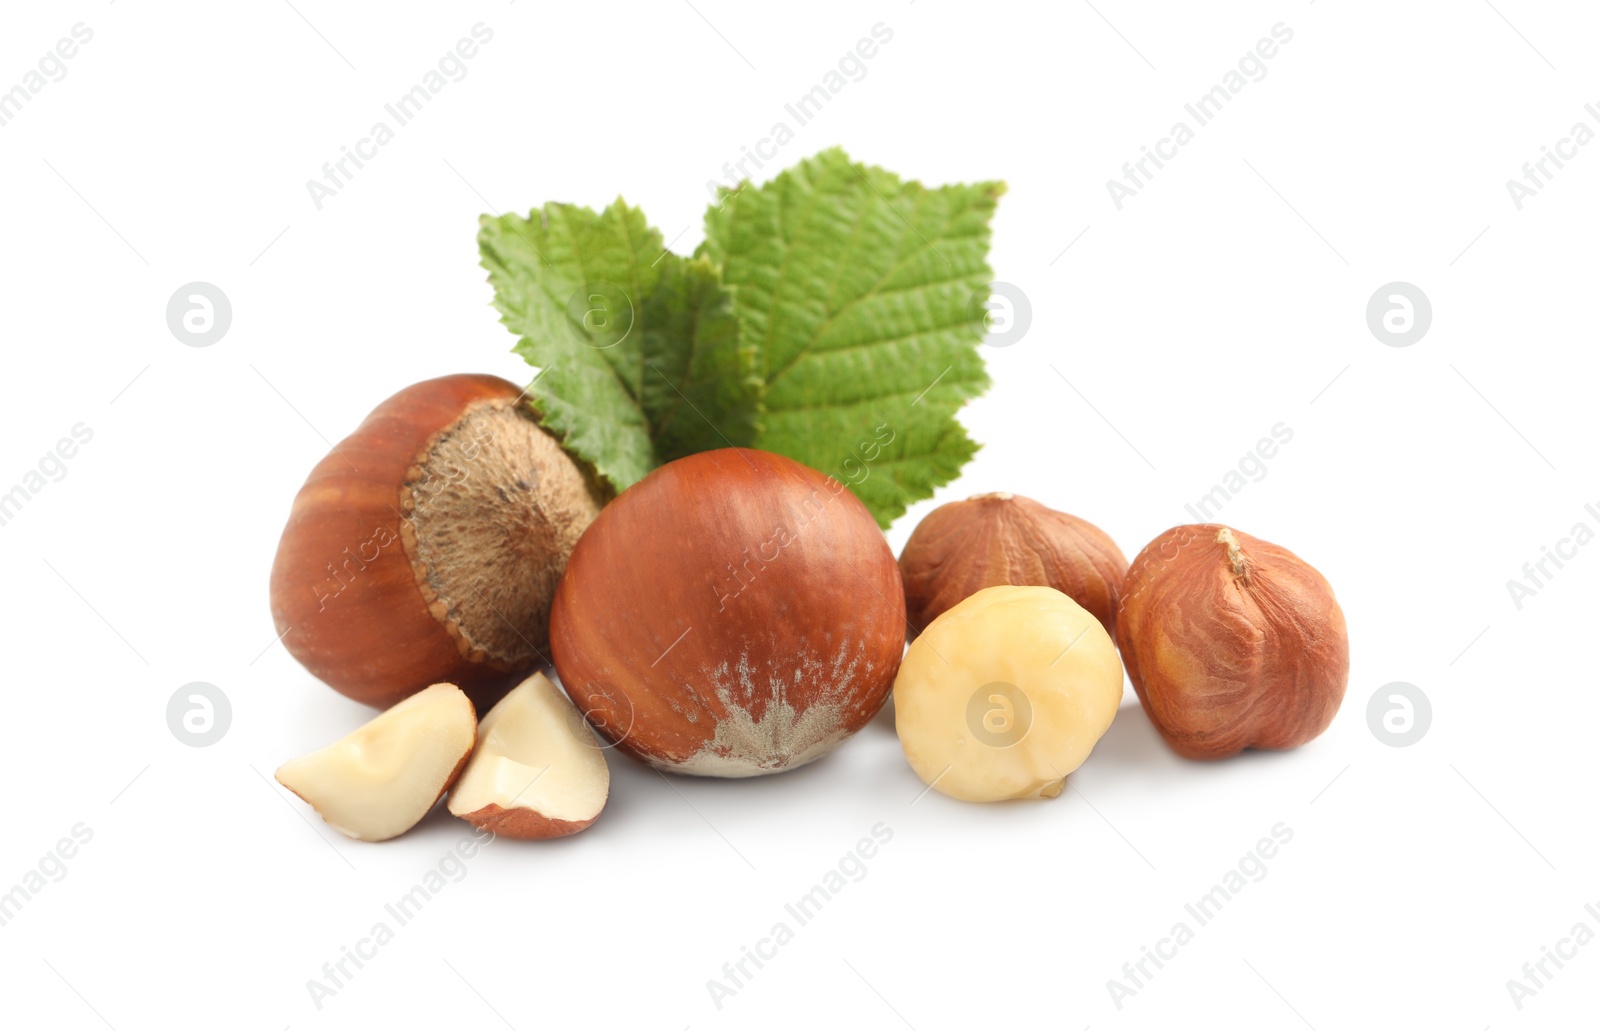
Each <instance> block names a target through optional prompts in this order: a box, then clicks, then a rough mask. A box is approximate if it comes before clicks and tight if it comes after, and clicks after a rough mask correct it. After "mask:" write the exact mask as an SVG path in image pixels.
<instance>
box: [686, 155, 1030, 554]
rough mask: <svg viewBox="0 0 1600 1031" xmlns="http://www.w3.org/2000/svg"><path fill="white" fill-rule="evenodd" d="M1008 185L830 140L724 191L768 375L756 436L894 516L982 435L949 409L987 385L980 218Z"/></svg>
mask: <svg viewBox="0 0 1600 1031" xmlns="http://www.w3.org/2000/svg"><path fill="white" fill-rule="evenodd" d="M1004 192H1005V185H1004V184H1003V183H994V182H985V183H973V184H968V185H959V184H958V185H951V186H942V187H938V188H936V189H928V188H926V187H924V186H922V184H920V183H916V182H902V181H901V180H900V179H899V178H898V177H897V176H895V175H894V174H892V173H890V172H886V171H884V170H883V169H880V168H869V167H864V166H862V165H858V164H856V163H854V162H852V161H851V160H850V159H849V158H848V157H847V156H845V154H844V152H843V151H841V150H837V149H834V150H827V151H824V152H822V153H821V154H818V155H817V156H816V157H814V158H810V159H808V160H806V161H803V162H801V163H800V164H799V165H797V166H795V167H794V168H791V169H789V170H788V171H786V172H784V173H782V174H781V175H779V176H778V177H777V178H776V179H774V180H772V181H771V182H768V183H766V184H765V185H763V186H759V187H754V186H750V185H748V184H745V185H743V186H741V187H740V189H739V190H737V191H724V194H723V196H722V200H721V203H720V204H719V205H717V206H715V207H713V208H711V210H709V211H708V212H707V213H706V239H705V243H703V244H702V245H701V247H700V250H699V252H698V253H699V254H701V255H703V256H704V257H706V258H709V259H710V260H711V261H712V262H714V263H716V264H717V265H718V266H720V267H721V269H722V279H723V282H724V283H725V284H726V285H727V286H728V288H729V289H731V290H732V292H733V299H734V307H735V309H736V311H737V313H738V316H739V322H740V325H741V327H742V330H743V333H744V336H745V338H746V339H747V340H748V341H749V342H750V343H752V344H754V345H755V346H756V347H757V348H758V360H759V371H760V374H761V377H762V379H763V380H764V382H765V384H766V394H765V397H764V401H765V409H766V412H765V415H764V417H763V422H764V426H763V428H762V431H761V433H760V435H759V436H758V437H757V438H756V443H755V446H756V447H759V448H763V449H765V450H768V451H776V452H779V453H780V454H785V455H788V456H789V457H791V458H794V459H796V460H797V461H800V462H803V463H805V464H806V465H809V466H812V467H813V468H816V469H820V470H823V471H824V472H828V473H831V474H832V475H834V476H836V477H838V478H839V479H840V480H842V481H843V482H844V483H846V484H848V485H849V486H850V487H851V489H852V490H853V491H854V492H855V493H856V496H857V497H859V498H860V499H861V500H862V501H863V502H864V503H865V504H866V506H867V507H868V508H869V509H871V510H872V513H873V515H874V516H876V517H877V519H878V522H879V523H880V524H881V525H883V526H885V527H887V526H888V525H889V524H890V523H891V522H892V521H893V520H894V519H895V518H896V517H897V516H899V515H900V514H902V513H903V512H904V511H905V510H906V507H907V506H908V505H909V504H911V503H912V502H914V501H918V500H921V499H922V498H926V497H930V496H932V494H933V491H934V488H936V487H938V486H940V485H942V484H945V483H948V482H950V481H951V480H952V479H954V478H955V477H956V475H957V474H958V473H959V472H960V469H961V467H962V466H963V465H964V464H965V463H966V462H967V461H968V460H969V459H970V458H971V457H972V456H973V454H974V453H975V452H976V451H977V445H976V444H974V443H973V442H972V440H971V438H970V437H968V436H967V434H966V431H965V430H964V429H962V427H961V425H960V424H959V423H957V422H956V420H955V417H954V416H955V413H956V411H957V410H958V409H959V408H960V407H961V406H962V404H964V403H965V402H966V401H968V400H969V399H971V398H973V397H975V396H977V395H978V394H981V393H982V392H983V391H984V390H985V389H986V388H987V387H988V385H989V377H988V374H987V373H986V372H985V371H984V366H983V360H982V358H981V357H980V356H979V354H978V350H977V345H978V344H979V343H980V342H981V341H982V339H983V335H984V314H985V312H984V308H983V304H984V301H985V300H986V299H987V297H988V287H987V284H988V283H989V282H990V280H991V279H992V278H993V274H992V273H991V271H990V269H989V265H988V259H987V256H988V249H989V220H990V218H991V217H992V216H993V214H994V210H995V204H996V201H997V200H998V198H999V197H1000V195H1001V194H1002V193H1004Z"/></svg>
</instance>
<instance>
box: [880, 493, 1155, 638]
mask: <svg viewBox="0 0 1600 1031" xmlns="http://www.w3.org/2000/svg"><path fill="white" fill-rule="evenodd" d="M1127 570H1128V560H1127V559H1126V558H1124V557H1123V555H1122V551H1121V550H1120V549H1119V548H1118V547H1117V545H1116V542H1115V541H1113V540H1112V539H1111V538H1110V537H1109V536H1107V535H1106V533H1105V531H1103V530H1101V529H1100V528H1099V527H1098V526H1095V525H1094V524H1093V523H1090V522H1086V521H1085V520H1082V519H1079V518H1078V517H1077V516H1072V515H1068V514H1067V513H1065V512H1057V511H1056V510H1055V509H1052V508H1046V507H1045V506H1044V505H1041V504H1039V502H1037V501H1034V500H1033V499H1031V498H1025V497H1022V496H1020V495H1017V494H1005V493H999V494H979V495H978V496H977V497H973V498H968V499H967V500H966V501H953V502H951V503H950V504H948V505H941V506H939V507H938V508H936V509H934V510H933V511H932V512H930V513H928V515H927V517H926V518H924V519H923V520H922V522H921V523H919V524H918V525H917V528H916V530H914V531H913V532H912V534H911V539H910V540H909V541H907V542H906V546H905V550H904V551H903V552H901V553H900V575H901V577H902V578H903V579H904V580H905V585H906V619H907V621H909V622H910V624H911V631H912V632H911V636H912V637H913V638H914V637H915V636H916V635H917V634H920V633H921V632H922V631H923V630H924V629H926V628H927V626H928V624H929V623H932V622H933V621H934V620H935V619H936V618H938V616H939V615H940V614H941V613H943V612H944V611H945V610H947V609H949V608H950V607H952V606H953V605H955V604H956V603H957V602H959V601H961V600H962V599H964V598H968V597H971V596H972V595H973V594H976V593H977V592H978V591H981V590H983V589H984V588H986V587H1002V586H1013V587H1054V588H1055V589H1056V590H1058V591H1060V592H1061V593H1063V594H1065V595H1066V596H1067V597H1069V598H1071V599H1072V600H1073V601H1075V602H1077V603H1078V604H1079V605H1082V606H1083V607H1084V608H1085V609H1088V610H1089V613H1090V614H1091V615H1093V616H1094V618H1096V619H1098V620H1099V621H1100V625H1101V626H1103V627H1105V629H1106V632H1107V633H1110V632H1111V628H1112V627H1113V625H1115V620H1116V612H1117V598H1118V596H1119V595H1120V594H1121V592H1122V579H1123V576H1124V575H1125V574H1126V573H1127Z"/></svg>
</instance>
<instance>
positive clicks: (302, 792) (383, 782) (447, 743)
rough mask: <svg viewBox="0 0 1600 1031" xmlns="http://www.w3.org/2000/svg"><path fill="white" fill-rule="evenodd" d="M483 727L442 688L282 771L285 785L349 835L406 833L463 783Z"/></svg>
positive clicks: (463, 701) (463, 700)
mask: <svg viewBox="0 0 1600 1031" xmlns="http://www.w3.org/2000/svg"><path fill="white" fill-rule="evenodd" d="M477 731H478V720H477V717H476V716H474V715H473V712H472V703H471V702H470V701H468V700H467V696H466V695H465V694H463V693H462V691H461V689H460V688H459V687H456V686H455V685H454V684H434V685H433V686H432V687H429V688H427V689H425V690H422V691H419V692H417V693H416V694H414V695H411V696H410V697H409V698H407V699H405V700H404V701H402V702H401V703H400V704H398V705H396V706H395V707H394V708H392V709H389V710H388V711H386V712H383V713H380V714H378V715H377V716H376V717H374V718H373V719H372V720H370V721H369V722H367V723H365V724H363V725H362V726H360V727H358V728H356V729H355V730H354V731H352V732H350V733H349V734H347V735H345V736H344V737H342V738H340V739H339V740H337V741H335V742H334V743H333V744H331V745H328V746H326V747H325V748H320V749H318V750H317V751H315V752H312V753H310V754H309V755H302V756H301V757H300V758H298V759H291V760H289V761H288V762H286V763H284V764H283V765H282V766H280V767H278V772H277V774H276V776H277V779H278V783H279V784H282V785H283V786H284V787H286V788H288V789H289V790H290V791H293V792H294V793H295V794H297V795H299V796H300V797H301V798H302V799H304V800H305V801H306V802H307V803H309V804H310V806H311V808H313V809H315V810H316V811H317V813H318V814H319V815H320V816H321V817H322V818H323V819H324V820H326V821H328V823H329V824H330V825H332V826H333V828H334V829H335V830H337V831H339V832H340V833H341V834H346V835H349V836H350V837H352V838H357V839H359V840H361V841H386V840H388V839H389V838H393V837H395V836H397V835H400V834H404V833H405V832H406V831H408V830H410V829H411V828H412V827H414V826H416V824H417V822H418V821H419V820H421V819H422V818H423V817H424V816H426V815H428V810H430V809H432V808H433V804H434V803H435V802H437V801H439V799H440V798H441V797H442V796H443V795H444V793H445V790H446V789H447V788H449V787H450V785H451V784H452V783H454V782H455V779H456V776H457V775H458V774H460V772H461V768H462V767H463V766H465V765H466V763H467V756H469V755H470V754H472V745H473V742H474V741H475V740H476V737H477Z"/></svg>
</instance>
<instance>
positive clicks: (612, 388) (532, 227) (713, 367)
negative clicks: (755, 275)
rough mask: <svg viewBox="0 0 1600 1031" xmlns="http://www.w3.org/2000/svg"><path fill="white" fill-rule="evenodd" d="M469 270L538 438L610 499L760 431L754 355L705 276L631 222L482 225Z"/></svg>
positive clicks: (716, 286)
mask: <svg viewBox="0 0 1600 1031" xmlns="http://www.w3.org/2000/svg"><path fill="white" fill-rule="evenodd" d="M480 225H481V228H480V230H479V233H478V247H479V252H480V254H481V256H482V261H483V266H484V268H486V269H487V270H488V271H489V281H490V282H491V283H492V284H493V285H494V291H495V307H497V308H498V309H499V310H500V313H501V321H502V322H504V323H505V325H506V326H507V327H508V328H509V329H510V330H511V331H512V332H513V333H516V334H517V335H518V336H519V337H521V340H520V341H519V342H518V344H517V347H516V350H517V352H518V353H519V354H521V355H522V356H523V358H525V359H526V360H527V361H528V363H529V364H531V365H534V366H537V367H538V368H539V369H540V370H541V371H540V374H539V375H538V376H537V377H536V378H535V379H534V381H533V384H532V385H531V386H530V387H529V388H528V393H529V395H530V397H532V398H533V404H534V407H535V408H536V409H537V410H538V412H539V414H540V420H541V422H542V424H543V425H544V426H546V427H547V428H549V429H550V430H551V431H553V432H554V433H556V435H557V436H558V437H559V438H560V439H561V441H562V443H563V444H564V446H565V447H566V448H567V450H568V451H570V452H572V453H573V454H575V455H577V456H578V457H579V458H581V459H583V460H585V461H586V462H588V463H589V464H590V465H592V466H594V468H595V470H596V471H597V472H598V473H599V474H600V475H601V476H603V477H604V478H605V479H606V480H608V481H609V482H610V483H611V484H612V486H614V487H615V488H616V489H617V490H619V491H621V490H624V489H626V488H627V487H629V486H631V485H632V484H633V483H635V482H637V481H638V480H639V479H640V478H641V477H643V476H644V474H645V473H647V472H649V471H650V470H651V469H653V468H655V467H656V466H657V465H660V464H661V463H662V462H667V461H671V460H672V459H674V458H680V457H682V456H684V455H687V454H691V453H693V452H696V451H703V450H707V449H709V448H715V447H727V446H729V445H734V444H738V445H746V446H748V445H750V444H752V443H753V442H754V440H755V439H756V436H757V434H758V432H759V429H760V422H759V417H760V390H761V383H760V380H759V378H758V376H757V374H756V370H755V352H754V348H753V347H752V346H751V345H750V344H749V343H748V342H746V341H743V340H742V339H741V337H740V333H739V327H738V323H737V321H736V318H735V314H734V311H733V308H732V305H731V302H730V299H729V296H728V292H727V291H726V290H725V289H724V288H723V287H722V284H721V283H720V281H719V278H718V276H717V272H716V270H715V269H714V268H713V267H712V265H711V264H710V263H709V262H708V261H706V260H705V259H703V258H685V257H683V256H681V255H677V254H670V253H668V252H667V251H666V250H665V249H664V247H663V246H662V241H661V234H660V233H659V232H658V231H657V230H655V229H654V228H652V227H651V226H650V225H649V224H648V223H647V222H646V221H645V217H644V214H643V212H641V211H639V209H637V208H630V207H629V206H628V205H627V204H626V203H624V202H623V201H622V200H621V199H620V198H619V199H618V200H617V201H616V202H615V203H614V204H612V205H611V206H610V207H609V208H607V209H606V210H604V211H602V212H598V213H597V212H595V211H592V210H590V209H589V208H583V207H578V206H575V205H570V204H547V205H545V206H544V208H543V209H542V210H538V211H534V212H532V213H531V214H530V216H529V217H528V218H526V219H525V218H522V217H520V216H518V215H502V216H500V217H498V218H496V217H490V216H484V218H483V219H482V220H481V223H480Z"/></svg>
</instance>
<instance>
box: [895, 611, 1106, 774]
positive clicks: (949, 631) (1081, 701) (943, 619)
mask: <svg viewBox="0 0 1600 1031" xmlns="http://www.w3.org/2000/svg"><path fill="white" fill-rule="evenodd" d="M1121 701H1122V663H1120V662H1118V661H1117V649H1116V647H1115V646H1114V645H1112V643H1111V636H1110V635H1109V634H1107V633H1106V631H1105V628H1104V627H1102V626H1101V625H1100V624H1099V622H1097V621H1096V620H1095V618H1094V617H1093V616H1091V615H1090V614H1089V613H1088V612H1087V611H1085V610H1084V608H1083V607H1082V606H1081V605H1079V604H1078V603H1077V602H1075V601H1073V600H1072V599H1071V598H1069V597H1067V596H1066V595H1064V594H1062V593H1061V592H1060V591H1057V590H1055V589H1053V588H1050V587H989V588H986V589H985V590H981V591H979V592H978V593H977V594H974V595H973V596H972V597H970V598H968V599H966V600H965V601H963V602H961V603H959V604H958V605H956V606H955V607H954V608H952V609H950V610H949V611H948V612H946V613H944V615H942V616H940V617H939V618H938V619H936V620H934V621H933V623H932V624H931V625H930V626H929V627H928V629H927V631H926V632H925V633H923V634H922V635H921V636H919V637H918V638H917V639H916V640H915V641H913V642H911V648H910V650H909V651H907V652H906V657H905V660H904V661H903V662H902V663H901V664H900V675H899V676H898V677H896V678H895V682H894V729H895V732H896V733H897V734H899V735H900V745H901V747H902V748H904V749H905V753H906V759H907V760H908V761H910V763H911V768H912V769H913V770H915V771H916V773H917V776H919V777H921V778H922V781H923V783H924V784H928V785H931V786H932V787H934V788H937V789H938V790H939V791H940V792H942V793H943V794H946V795H949V796H950V797H951V798H959V799H962V800H964V801H968V802H995V801H1000V800H1001V799H1009V798H1054V797H1056V796H1057V795H1059V794H1061V787H1062V784H1063V783H1065V781H1066V778H1067V774H1069V773H1071V772H1072V771H1073V770H1076V769H1077V768H1078V767H1079V766H1081V765H1083V761H1084V760H1085V759H1087V758H1088V757H1089V750H1090V749H1092V748H1093V747H1094V746H1095V742H1097V741H1099V740H1100V738H1101V736H1102V735H1103V734H1105V732H1106V730H1107V728H1109V727H1110V726H1111V721H1112V720H1113V719H1115V718H1116V715H1117V706H1118V705H1119V704H1120V703H1121Z"/></svg>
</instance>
